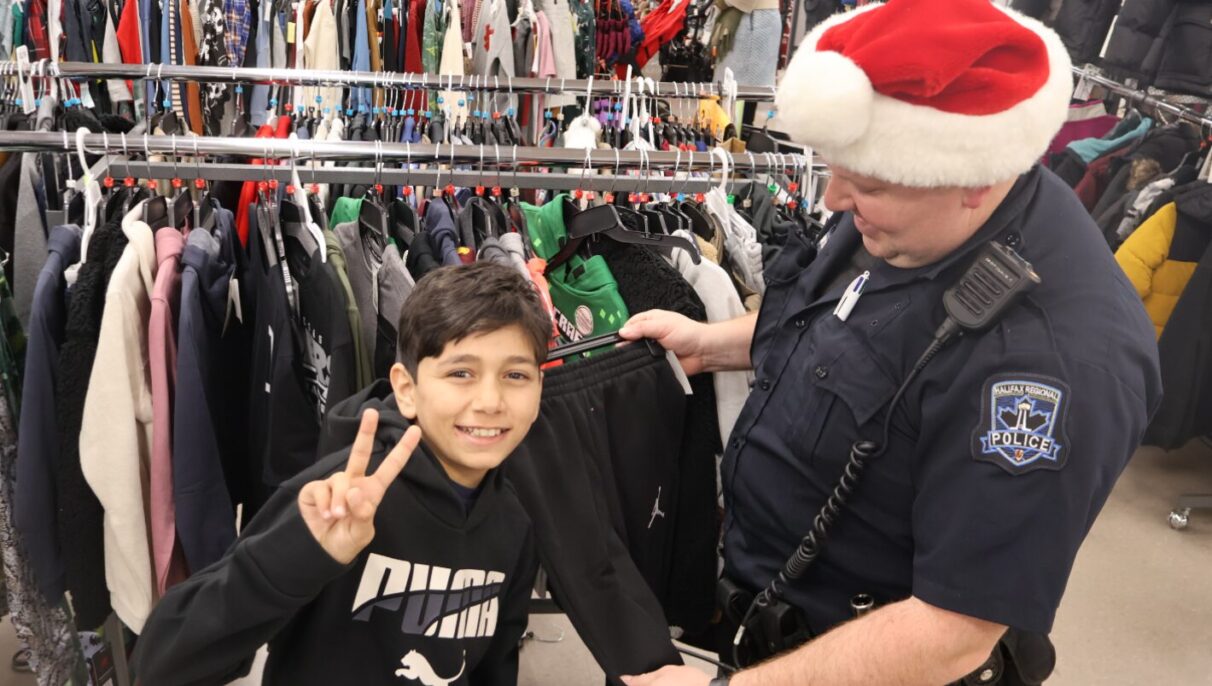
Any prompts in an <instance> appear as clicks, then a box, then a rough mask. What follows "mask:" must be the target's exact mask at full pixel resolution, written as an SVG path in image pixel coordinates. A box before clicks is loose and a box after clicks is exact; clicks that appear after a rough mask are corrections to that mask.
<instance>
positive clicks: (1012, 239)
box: [1006, 231, 1023, 248]
mask: <svg viewBox="0 0 1212 686" xmlns="http://www.w3.org/2000/svg"><path fill="white" fill-rule="evenodd" d="M1022 242H1023V237H1022V235H1021V234H1019V233H1018V232H1017V231H1015V232H1013V233H1009V234H1006V245H1008V246H1010V247H1011V248H1017V247H1018V244H1019V243H1022Z"/></svg>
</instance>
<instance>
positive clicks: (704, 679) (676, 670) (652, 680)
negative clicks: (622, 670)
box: [623, 665, 711, 686]
mask: <svg viewBox="0 0 1212 686" xmlns="http://www.w3.org/2000/svg"><path fill="white" fill-rule="evenodd" d="M623 683H625V684H627V686H708V684H710V683H711V677H709V676H707V675H706V674H704V673H702V672H700V671H699V670H697V669H695V668H694V667H686V666H684V665H679V666H677V667H673V666H670V667H661V668H660V669H658V670H657V671H655V672H649V673H647V674H641V675H640V676H625V677H623Z"/></svg>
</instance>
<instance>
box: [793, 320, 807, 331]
mask: <svg viewBox="0 0 1212 686" xmlns="http://www.w3.org/2000/svg"><path fill="white" fill-rule="evenodd" d="M807 324H808V322H806V321H804V320H803V319H797V320H795V328H797V329H802V328H804V326H806V325H807Z"/></svg>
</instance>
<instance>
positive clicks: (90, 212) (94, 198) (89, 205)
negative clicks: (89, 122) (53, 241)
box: [64, 126, 101, 262]
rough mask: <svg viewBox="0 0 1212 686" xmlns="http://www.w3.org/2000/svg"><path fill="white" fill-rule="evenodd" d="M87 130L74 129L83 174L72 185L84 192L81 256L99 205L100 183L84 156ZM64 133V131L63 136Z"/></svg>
mask: <svg viewBox="0 0 1212 686" xmlns="http://www.w3.org/2000/svg"><path fill="white" fill-rule="evenodd" d="M88 132H89V131H88V129H87V128H85V127H83V126H81V127H80V128H78V129H76V156H77V158H78V159H79V160H80V169H82V170H84V174H83V176H81V177H80V180H79V181H77V182H76V183H75V185H74V188H75V189H76V190H77V191H80V192H82V193H84V235H83V238H82V240H81V242H80V254H81V256H83V255H85V254H86V253H87V252H88V239H89V238H91V237H92V235H93V230H94V229H96V228H97V208H98V207H100V206H101V184H99V183H97V180H96V179H94V178H93V177H92V174H90V173H89V168H88V160H87V159H85V157H84V134H86V133H88ZM66 135H67V134H66V133H64V136H65V137H66ZM81 262H83V259H81Z"/></svg>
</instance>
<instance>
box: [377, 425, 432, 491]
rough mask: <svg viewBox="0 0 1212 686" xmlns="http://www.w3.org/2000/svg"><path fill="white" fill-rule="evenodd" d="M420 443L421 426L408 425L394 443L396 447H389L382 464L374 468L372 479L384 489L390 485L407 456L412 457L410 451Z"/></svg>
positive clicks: (401, 468)
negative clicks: (397, 441) (402, 434)
mask: <svg viewBox="0 0 1212 686" xmlns="http://www.w3.org/2000/svg"><path fill="white" fill-rule="evenodd" d="M420 443H421V427H419V426H416V425H415V424H414V425H413V426H410V427H408V431H405V432H404V436H403V437H402V438H401V439H400V442H399V443H396V447H394V448H392V449H391V452H390V453H388V454H387V457H386V458H384V459H383V464H381V465H379V468H378V469H377V470H375V474H374V479H375V481H378V482H379V485H381V486H382V487H383V489H384V490H386V489H387V487H388V486H390V485H391V482H393V481H395V480H396V477H397V476H399V475H400V472H401V471H403V470H404V465H406V464H408V458H410V457H412V453H413V451H414V450H416V449H417V445H419V444H420Z"/></svg>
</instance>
